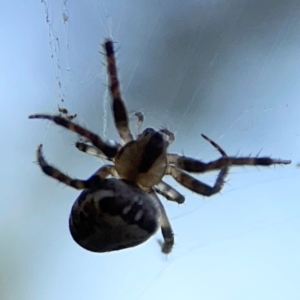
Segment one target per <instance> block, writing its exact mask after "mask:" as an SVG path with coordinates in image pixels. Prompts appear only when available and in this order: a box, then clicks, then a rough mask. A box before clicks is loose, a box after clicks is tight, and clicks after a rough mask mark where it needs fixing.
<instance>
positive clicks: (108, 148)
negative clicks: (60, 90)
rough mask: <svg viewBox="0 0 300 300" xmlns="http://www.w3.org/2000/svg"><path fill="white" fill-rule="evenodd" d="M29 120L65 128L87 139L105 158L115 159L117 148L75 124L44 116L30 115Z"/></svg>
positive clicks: (58, 117) (60, 118)
mask: <svg viewBox="0 0 300 300" xmlns="http://www.w3.org/2000/svg"><path fill="white" fill-rule="evenodd" d="M29 119H47V120H51V121H53V122H54V123H55V124H57V125H60V126H62V127H65V128H67V129H69V130H71V131H73V132H76V133H78V134H79V135H81V136H83V137H85V138H87V139H88V140H90V142H91V143H92V144H93V145H94V146H95V147H97V148H99V149H100V150H101V151H102V152H103V153H104V154H105V155H106V156H107V157H115V156H116V154H117V152H118V147H116V146H113V145H110V144H107V143H105V142H104V141H102V139H101V138H100V137H99V136H98V135H97V134H95V133H93V132H91V131H89V130H87V129H85V128H83V127H81V126H80V125H78V124H75V123H73V122H71V121H69V120H67V119H65V118H63V117H61V116H51V115H45V114H34V115H30V116H29Z"/></svg>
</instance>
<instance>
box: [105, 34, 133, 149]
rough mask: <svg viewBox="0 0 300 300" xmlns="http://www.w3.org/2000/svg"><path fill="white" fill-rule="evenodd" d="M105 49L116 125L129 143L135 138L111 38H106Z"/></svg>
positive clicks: (123, 140) (124, 139) (122, 136)
mask: <svg viewBox="0 0 300 300" xmlns="http://www.w3.org/2000/svg"><path fill="white" fill-rule="evenodd" d="M104 49H105V53H106V59H107V72H108V78H109V88H110V94H111V97H112V100H113V103H112V110H113V115H114V120H115V125H116V127H117V130H118V132H119V135H120V138H121V140H122V142H123V143H124V144H127V143H128V142H130V141H132V140H133V137H132V134H131V132H130V129H129V121H128V114H127V111H126V107H125V104H124V102H123V100H122V97H121V92H120V83H119V80H118V73H117V67H116V59H115V51H114V47H113V42H112V41H111V40H106V41H105V43H104Z"/></svg>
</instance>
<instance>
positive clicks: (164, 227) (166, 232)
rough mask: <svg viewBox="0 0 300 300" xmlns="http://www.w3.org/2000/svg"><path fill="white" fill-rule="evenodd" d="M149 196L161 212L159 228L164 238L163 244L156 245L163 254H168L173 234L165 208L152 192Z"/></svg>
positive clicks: (170, 249)
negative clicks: (154, 200)
mask: <svg viewBox="0 0 300 300" xmlns="http://www.w3.org/2000/svg"><path fill="white" fill-rule="evenodd" d="M150 195H152V196H153V197H154V198H155V199H156V201H157V203H158V205H159V208H160V212H161V219H160V227H161V233H162V235H163V238H164V242H161V241H159V242H158V243H159V245H160V246H161V251H162V252H163V253H166V254H168V253H170V252H171V251H172V248H173V245H174V233H173V230H172V227H171V224H170V221H169V219H168V216H167V214H166V211H165V208H164V206H163V205H162V203H161V202H160V200H159V198H158V196H157V195H156V193H155V192H154V191H152V192H150Z"/></svg>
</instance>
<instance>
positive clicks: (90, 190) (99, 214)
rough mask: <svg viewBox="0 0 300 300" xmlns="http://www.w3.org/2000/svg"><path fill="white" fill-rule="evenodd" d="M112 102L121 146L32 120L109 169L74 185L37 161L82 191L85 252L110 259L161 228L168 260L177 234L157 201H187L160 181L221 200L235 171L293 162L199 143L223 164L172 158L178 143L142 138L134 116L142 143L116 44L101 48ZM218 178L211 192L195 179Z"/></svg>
mask: <svg viewBox="0 0 300 300" xmlns="http://www.w3.org/2000/svg"><path fill="white" fill-rule="evenodd" d="M103 46H104V50H105V55H106V60H107V72H108V77H109V89H110V94H111V99H112V112H113V118H114V122H115V126H116V128H117V131H118V133H119V135H120V138H121V143H115V144H112V143H109V142H106V141H103V140H102V139H101V138H100V137H99V136H98V135H97V134H95V133H93V132H91V131H89V130H87V129H85V128H83V127H82V126H80V125H78V124H76V123H74V122H72V121H71V120H69V119H68V118H66V117H64V116H61V115H54V116H53V115H48V114H34V115H31V116H29V118H30V119H47V120H51V121H52V122H54V123H56V124H57V125H60V126H62V127H65V128H67V129H69V130H71V131H73V132H75V133H77V134H79V135H80V136H81V137H83V138H85V139H87V140H88V143H82V142H78V143H76V147H77V148H78V149H79V150H81V151H83V152H85V153H88V154H91V155H95V156H99V157H101V158H104V159H107V160H109V161H111V162H112V164H107V165H103V166H102V167H100V169H98V170H97V171H96V172H95V173H94V174H93V175H92V176H91V177H90V178H88V179H87V180H79V179H74V178H71V177H69V176H68V175H66V174H65V173H63V172H61V171H59V170H58V169H56V168H55V167H53V166H52V165H50V164H48V163H47V161H46V160H45V158H44V156H43V153H42V145H40V146H39V147H38V149H37V161H38V164H39V165H40V167H41V169H42V171H43V172H44V173H45V174H47V175H48V176H50V177H53V178H55V179H56V180H58V181H60V182H62V183H64V184H66V185H68V186H71V187H73V188H76V189H79V190H83V192H82V193H81V194H80V195H79V197H78V198H77V199H76V201H75V203H74V204H73V207H72V210H71V214H70V218H69V227H70V232H71V235H72V237H73V239H74V240H75V241H76V242H77V243H78V244H79V245H80V246H82V247H83V248H85V249H87V250H90V251H94V252H107V251H114V250H121V249H124V248H129V247H133V246H137V245H139V244H141V243H143V242H145V241H146V240H147V239H149V238H150V237H151V236H152V235H153V234H154V233H155V232H156V231H157V230H158V228H159V227H160V228H161V231H162V236H163V239H164V241H163V242H161V243H160V245H161V249H162V252H164V253H170V252H171V250H172V247H173V244H174V234H173V230H172V228H171V225H170V222H169V220H168V217H167V214H166V212H165V209H164V207H163V205H162V203H161V201H160V199H159V198H158V196H157V194H161V195H162V196H164V197H165V198H166V199H168V200H171V201H175V202H177V203H183V202H184V200H185V198H184V197H183V196H182V195H181V194H180V193H179V192H178V191H176V190H175V189H174V188H173V187H171V186H170V185H169V184H167V183H166V182H164V181H163V180H162V179H163V177H164V176H165V175H170V176H172V177H173V178H174V179H175V180H176V181H177V182H179V183H180V184H181V185H183V186H184V187H186V188H187V189H189V190H191V191H193V192H196V193H198V194H200V195H204V196H212V195H214V194H216V193H218V192H219V191H220V190H221V189H222V187H223V185H224V180H225V177H226V175H227V173H228V169H229V167H230V166H245V165H252V166H270V165H275V164H289V163H290V162H291V161H290V160H281V159H271V158H270V157H254V158H252V157H230V156H227V154H226V153H225V152H224V150H222V148H221V147H219V146H218V145H217V144H216V143H215V142H213V141H212V140H210V139H209V138H208V137H207V136H205V135H203V134H202V137H203V138H204V139H205V140H207V141H208V142H209V143H211V145H212V146H213V147H215V148H216V149H217V150H218V151H219V152H220V154H221V157H220V158H219V159H217V160H215V161H211V162H208V163H205V162H202V161H200V160H197V159H194V158H191V157H186V156H183V155H178V154H169V153H167V149H168V147H169V145H170V144H171V143H172V142H173V141H174V135H173V133H172V132H170V131H169V130H167V129H162V130H158V131H156V130H154V129H152V128H147V129H145V130H144V131H143V132H142V133H140V127H141V125H142V122H143V115H142V114H141V113H136V116H137V137H136V139H134V138H133V136H132V133H131V131H130V128H129V121H128V114H127V110H126V107H125V104H124V102H123V100H122V97H121V93H120V85H119V80H118V74H117V68H116V61H115V55H114V47H113V42H112V41H111V40H109V39H107V40H105V42H104V45H103ZM212 170H220V171H219V174H218V176H217V179H216V181H215V184H214V185H213V186H209V185H207V184H205V183H203V182H201V181H199V180H198V179H195V178H193V177H192V176H191V175H189V174H188V172H191V173H204V172H208V171H212Z"/></svg>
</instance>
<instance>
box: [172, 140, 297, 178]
mask: <svg viewBox="0 0 300 300" xmlns="http://www.w3.org/2000/svg"><path fill="white" fill-rule="evenodd" d="M202 136H203V137H204V138H206V137H205V136H204V135H202ZM168 160H169V163H170V164H172V165H174V166H176V167H178V168H180V169H182V170H184V171H187V172H195V173H203V172H208V171H212V170H219V169H221V168H222V167H223V166H224V165H228V166H271V165H287V164H290V163H291V161H290V160H284V159H272V158H270V157H227V156H223V157H221V158H219V159H217V160H214V161H211V162H208V163H205V162H202V161H200V160H197V159H194V158H191V157H186V156H181V155H178V154H168Z"/></svg>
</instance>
